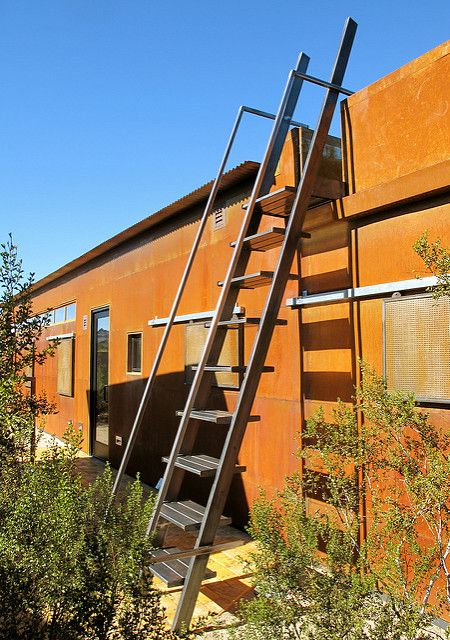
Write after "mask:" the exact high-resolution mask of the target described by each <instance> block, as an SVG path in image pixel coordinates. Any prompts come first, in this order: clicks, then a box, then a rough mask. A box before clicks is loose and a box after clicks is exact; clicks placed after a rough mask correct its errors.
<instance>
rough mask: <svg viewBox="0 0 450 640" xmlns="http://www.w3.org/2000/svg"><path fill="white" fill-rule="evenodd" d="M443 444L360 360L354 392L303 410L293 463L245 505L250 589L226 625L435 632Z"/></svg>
mask: <svg viewBox="0 0 450 640" xmlns="http://www.w3.org/2000/svg"><path fill="white" fill-rule="evenodd" d="M361 418H364V420H361ZM361 423H362V426H361ZM449 444H450V442H449V438H448V436H447V435H446V434H444V433H443V432H442V431H441V430H439V429H438V428H437V427H435V426H433V425H432V424H431V423H430V422H429V419H428V416H427V414H426V413H424V412H423V411H421V410H420V409H419V408H418V407H417V406H416V404H415V402H414V398H413V396H412V395H408V396H404V395H403V394H401V393H389V392H388V391H387V389H386V385H385V383H384V381H383V380H382V379H381V378H380V377H378V376H377V375H376V374H375V373H374V372H373V371H372V370H371V369H370V368H367V367H363V382H362V386H361V389H360V392H359V395H358V400H357V402H356V403H355V404H354V405H353V406H347V405H344V404H342V403H338V406H337V408H336V409H335V410H334V412H333V416H332V419H331V420H327V419H326V418H325V415H324V412H323V411H322V410H321V411H319V412H318V413H317V414H316V415H315V416H314V417H313V418H312V419H310V420H309V421H308V422H307V426H306V429H305V431H304V432H303V434H302V448H301V449H300V451H299V457H300V459H301V460H303V461H304V465H303V469H302V473H298V474H295V475H293V476H291V477H289V478H288V479H287V480H286V484H285V488H284V490H283V491H282V492H281V493H280V494H279V495H278V496H277V497H276V498H275V499H272V500H269V499H268V498H267V497H266V496H264V494H262V495H261V497H260V499H259V501H258V502H257V503H256V505H255V507H254V509H253V511H252V518H251V526H250V532H251V534H252V535H253V537H254V538H255V539H256V541H257V544H258V551H257V553H255V554H254V555H253V557H252V561H251V564H252V568H253V569H254V571H255V586H256V590H257V593H258V597H257V598H256V600H254V601H251V602H249V603H246V604H244V605H243V606H242V615H243V619H244V621H245V622H246V626H245V630H244V631H243V632H242V633H241V632H240V631H236V632H235V634H236V635H237V636H238V637H245V638H250V639H255V640H256V639H258V640H259V639H267V640H268V639H269V638H273V637H279V638H298V639H307V640H312V639H314V640H338V639H339V640H342V639H347V640H363V639H365V640H369V639H370V640H381V639H382V638H384V639H389V640H400V639H410V640H413V639H417V638H431V637H434V635H435V634H434V633H433V631H431V630H430V628H429V624H430V621H431V614H432V613H438V612H442V611H448V610H449V608H450V579H449V577H450V562H449V560H450V558H449V554H450V461H449V455H448V452H449ZM381 594H382V595H381ZM432 599H433V604H432V602H431V600H432ZM240 633H241V636H240V635H239V634H240Z"/></svg>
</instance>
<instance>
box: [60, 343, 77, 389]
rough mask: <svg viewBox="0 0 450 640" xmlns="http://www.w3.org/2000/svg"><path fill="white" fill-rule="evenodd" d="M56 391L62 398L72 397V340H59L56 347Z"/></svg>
mask: <svg viewBox="0 0 450 640" xmlns="http://www.w3.org/2000/svg"><path fill="white" fill-rule="evenodd" d="M57 366H58V380H57V391H58V393H59V394H60V395H62V396H72V395H73V339H72V338H69V339H68V338H65V339H64V340H61V342H60V343H59V345H58V347H57Z"/></svg>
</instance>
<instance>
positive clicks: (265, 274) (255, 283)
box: [217, 271, 299, 289]
mask: <svg viewBox="0 0 450 640" xmlns="http://www.w3.org/2000/svg"><path fill="white" fill-rule="evenodd" d="M273 273H274V272H273V271H257V272H256V273H248V274H246V275H245V276H239V277H237V278H233V279H232V280H231V284H232V286H235V287H240V288H241V289H256V288H257V287H267V286H268V285H270V284H271V282H272V278H273ZM298 279H299V276H297V275H294V274H290V275H289V276H288V280H298ZM217 284H218V285H219V287H221V286H222V285H223V281H220V282H218V283H217Z"/></svg>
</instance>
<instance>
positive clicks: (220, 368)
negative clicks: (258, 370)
mask: <svg viewBox="0 0 450 640" xmlns="http://www.w3.org/2000/svg"><path fill="white" fill-rule="evenodd" d="M191 368H192V371H197V369H198V366H193V367H191ZM246 370H247V367H245V366H242V367H241V366H235V365H221V364H215V365H212V364H207V365H206V367H205V371H212V372H214V373H245V372H246ZM262 371H263V373H272V372H273V371H275V367H269V366H265V367H263V369H262Z"/></svg>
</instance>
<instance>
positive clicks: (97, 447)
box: [91, 309, 109, 459]
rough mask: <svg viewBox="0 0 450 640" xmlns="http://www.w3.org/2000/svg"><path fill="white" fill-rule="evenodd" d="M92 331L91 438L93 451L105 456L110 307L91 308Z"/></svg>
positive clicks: (107, 434) (95, 454) (107, 412)
mask: <svg viewBox="0 0 450 640" xmlns="http://www.w3.org/2000/svg"><path fill="white" fill-rule="evenodd" d="M91 326H92V333H91V442H92V453H93V454H94V456H97V457H99V458H105V459H107V458H108V453H109V408H108V390H109V376H108V361H109V309H101V310H100V311H93V312H92V323H91Z"/></svg>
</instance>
